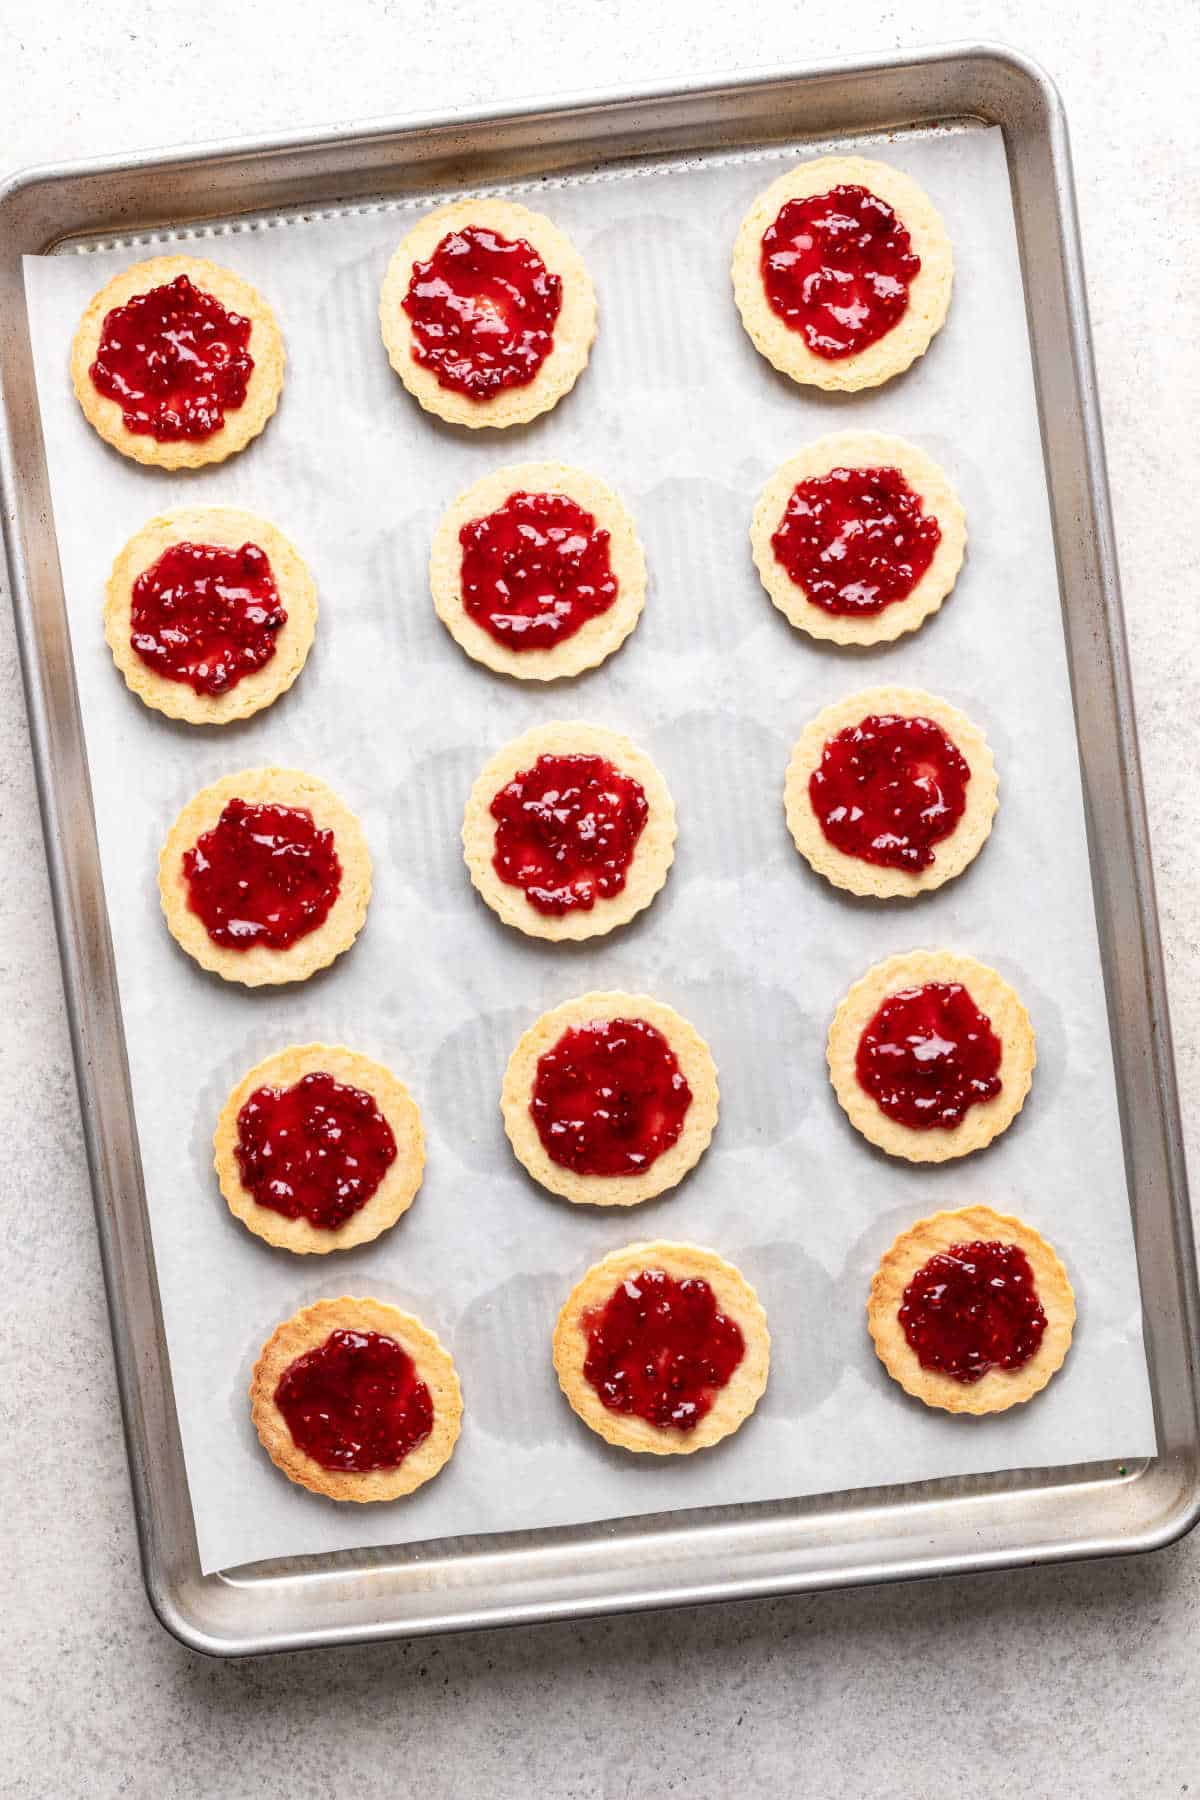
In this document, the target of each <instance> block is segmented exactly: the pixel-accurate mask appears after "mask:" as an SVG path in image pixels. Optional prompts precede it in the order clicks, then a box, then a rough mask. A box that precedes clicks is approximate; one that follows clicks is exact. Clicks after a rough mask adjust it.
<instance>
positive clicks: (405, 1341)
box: [250, 1294, 463, 1501]
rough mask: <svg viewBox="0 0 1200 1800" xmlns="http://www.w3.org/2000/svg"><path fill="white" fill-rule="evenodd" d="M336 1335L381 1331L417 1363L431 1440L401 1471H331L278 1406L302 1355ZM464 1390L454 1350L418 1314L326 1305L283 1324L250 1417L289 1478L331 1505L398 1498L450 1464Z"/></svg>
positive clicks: (348, 1302) (366, 1305)
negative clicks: (302, 1444)
mask: <svg viewBox="0 0 1200 1800" xmlns="http://www.w3.org/2000/svg"><path fill="white" fill-rule="evenodd" d="M334 1331H373V1332H376V1333H378V1335H379V1336H380V1337H388V1338H392V1339H393V1340H394V1341H395V1342H396V1343H398V1344H399V1345H400V1348H401V1349H402V1350H405V1351H407V1353H408V1355H409V1356H410V1357H411V1358H412V1360H413V1363H414V1365H415V1368H416V1372H417V1375H418V1376H419V1377H420V1379H421V1380H422V1381H423V1382H424V1383H425V1386H426V1387H427V1388H428V1389H429V1396H430V1399H431V1400H432V1402H433V1428H432V1430H431V1431H430V1433H429V1436H428V1437H427V1438H425V1439H424V1440H423V1441H422V1442H421V1443H419V1444H416V1445H414V1446H413V1448H412V1449H411V1450H410V1451H409V1452H408V1455H407V1456H406V1457H405V1458H404V1461H403V1462H402V1463H400V1464H399V1466H398V1467H397V1468H394V1469H366V1470H357V1469H327V1468H325V1466H324V1465H323V1464H322V1463H319V1462H317V1461H316V1460H315V1458H313V1457H311V1456H309V1455H308V1454H307V1453H306V1452H305V1451H303V1450H301V1449H300V1448H299V1446H298V1445H297V1444H296V1442H295V1440H294V1438H293V1437H292V1434H291V1432H290V1431H289V1430H288V1426H287V1420H286V1419H285V1418H284V1416H283V1414H282V1413H281V1412H280V1410H279V1408H278V1407H277V1406H276V1404H275V1390H276V1388H277V1387H278V1385H279V1382H280V1380H281V1379H282V1377H283V1375H284V1373H285V1371H286V1370H287V1369H288V1368H290V1366H291V1365H292V1363H294V1362H295V1361H296V1360H297V1358H298V1357H301V1356H303V1355H305V1354H306V1352H307V1351H309V1350H315V1349H316V1348H317V1346H318V1345H319V1344H323V1343H324V1342H325V1340H326V1338H328V1337H329V1335H330V1334H331V1333H332V1332H334ZM462 1410H463V1408H462V1390H461V1388H460V1387H459V1383H458V1374H457V1371H456V1370H455V1367H454V1362H453V1359H452V1358H451V1355H450V1352H449V1351H448V1350H447V1349H446V1348H445V1347H444V1346H443V1345H442V1344H441V1343H440V1342H439V1340H438V1339H437V1338H436V1337H435V1336H434V1334H433V1332H432V1331H430V1330H429V1328H428V1326H425V1325H422V1323H421V1321H420V1320H419V1319H415V1318H414V1317H413V1316H412V1314H411V1313H406V1312H401V1311H400V1309H399V1307H396V1306H389V1305H387V1304H386V1303H385V1302H384V1301H382V1300H369V1299H362V1300H357V1299H352V1298H351V1297H350V1295H348V1294H343V1295H342V1296H341V1298H340V1299H338V1300H318V1301H316V1302H315V1304H314V1305H312V1306H305V1307H302V1308H301V1310H300V1311H299V1312H298V1313H294V1314H293V1315H292V1317H291V1318H290V1319H285V1320H284V1322H283V1324H282V1325H277V1326H276V1327H275V1330H274V1331H273V1332H272V1333H271V1336H270V1337H269V1338H268V1339H267V1342H266V1343H265V1344H264V1345H263V1348H262V1354H261V1355H260V1356H259V1359H258V1361H257V1362H256V1363H255V1365H254V1376H253V1379H252V1380H251V1383H250V1416H251V1418H252V1419H253V1421H254V1429H255V1430H256V1431H257V1433H258V1436H259V1441H260V1443H261V1444H262V1447H263V1449H264V1450H265V1451H266V1453H267V1455H268V1456H269V1457H270V1459H271V1461H272V1462H273V1463H274V1464H275V1466H276V1468H277V1469H282V1470H283V1473H284V1474H285V1475H286V1476H287V1478H288V1480H289V1481H294V1482H296V1483H297V1484H298V1485H299V1486H300V1487H306V1488H308V1489H309V1490H310V1491H311V1492H312V1493H314V1494H325V1495H327V1496H328V1498H329V1499H330V1500H357V1501H366V1500H398V1499H399V1498H400V1497H401V1495H402V1494H411V1493H412V1492H413V1490H414V1488H419V1487H421V1486H423V1484H424V1483H425V1482H427V1481H430V1480H431V1479H432V1478H433V1476H435V1475H436V1474H437V1473H438V1471H439V1470H440V1469H442V1468H444V1467H445V1465H446V1463H447V1462H449V1460H450V1456H451V1453H452V1451H453V1449H454V1446H455V1444H456V1443H457V1442H458V1434H459V1431H460V1430H461V1428H462Z"/></svg>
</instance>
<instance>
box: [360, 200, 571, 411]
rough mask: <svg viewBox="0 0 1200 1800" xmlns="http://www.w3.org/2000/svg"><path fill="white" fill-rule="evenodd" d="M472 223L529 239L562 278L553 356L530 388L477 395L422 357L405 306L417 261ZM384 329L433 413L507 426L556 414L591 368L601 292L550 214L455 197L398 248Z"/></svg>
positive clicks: (397, 365)
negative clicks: (442, 379) (444, 381)
mask: <svg viewBox="0 0 1200 1800" xmlns="http://www.w3.org/2000/svg"><path fill="white" fill-rule="evenodd" d="M465 225H487V226H490V227H491V228H492V230H494V231H498V232H499V233H500V234H501V236H502V237H506V238H508V239H509V240H510V241H511V240H513V239H516V238H523V239H524V240H525V242H526V243H527V244H530V245H532V247H533V248H534V249H535V250H536V251H537V253H538V255H539V256H540V257H541V259H542V261H543V262H544V263H545V265H546V267H547V268H548V269H550V270H552V271H553V272H554V274H556V275H558V276H560V277H561V279H562V308H561V310H560V312H559V315H558V319H557V321H556V322H555V326H554V346H553V348H552V350H551V351H550V354H549V356H547V358H546V360H545V361H544V362H543V364H542V366H541V368H540V369H539V370H538V372H537V374H536V375H535V376H534V378H533V380H532V381H530V382H527V383H526V384H525V386H523V387H509V388H503V389H501V391H500V392H499V393H498V394H494V395H493V396H492V397H491V399H489V400H472V399H471V398H470V396H469V395H467V394H461V393H459V392H458V390H457V389H456V388H444V387H442V386H440V384H439V382H438V379H437V376H436V375H435V374H434V373H433V371H432V370H431V369H427V368H425V367H423V365H422V364H421V363H419V362H417V361H416V359H415V357H414V356H413V353H412V341H413V336H412V326H411V324H410V322H409V317H408V314H407V313H406V312H405V310H404V305H403V302H404V296H405V295H406V294H407V292H408V284H409V281H410V279H411V277H412V268H413V264H414V263H415V262H422V261H425V260H426V259H428V257H429V256H431V255H432V253H433V251H434V250H436V248H437V246H438V245H439V244H440V243H441V241H442V239H443V238H444V237H445V236H446V235H447V233H448V232H451V231H455V230H457V229H459V228H460V227H462V226H465ZM379 327H380V330H381V331H382V333H383V341H384V344H385V345H386V347H387V353H388V361H389V362H390V363H391V365H392V367H393V369H395V371H396V373H397V375H398V376H399V377H400V379H401V381H402V382H403V383H404V385H405V387H406V388H407V389H408V391H409V393H410V394H411V395H412V396H413V398H414V399H415V400H416V401H418V403H419V404H420V405H421V406H423V407H424V409H425V411H426V412H430V413H434V414H435V415H436V416H437V417H438V418H439V419H445V420H446V421H447V423H449V424H451V425H466V426H469V427H470V428H471V429H472V430H475V429H477V428H478V427H480V426H482V425H491V426H494V427H495V428H496V429H497V430H503V429H504V428H505V427H506V426H509V425H524V424H527V423H528V421H529V420H530V419H536V418H537V416H538V414H539V413H544V412H549V410H550V408H551V407H553V406H557V404H558V402H559V401H560V400H561V399H562V397H563V395H564V394H566V393H569V391H570V390H571V388H573V387H574V385H575V383H576V381H577V380H578V379H579V376H580V375H581V374H582V372H583V370H584V368H585V367H586V366H587V360H588V356H589V354H590V352H591V348H592V341H593V339H594V338H595V336H596V292H595V289H594V288H593V286H592V278H591V276H590V275H589V274H588V272H587V269H586V267H585V265H584V261H583V258H582V257H581V256H580V254H579V252H578V251H577V250H576V248H575V246H574V244H572V242H571V240H570V238H569V237H568V236H567V235H566V233H565V232H564V231H560V230H559V228H558V226H557V225H555V224H554V223H553V222H552V221H551V220H550V219H548V218H546V216H545V214H544V213H539V212H533V211H531V210H530V208H529V207H527V206H521V205H519V204H518V203H517V202H516V201H515V200H499V199H496V198H494V197H487V198H484V197H482V196H481V197H479V198H477V199H466V200H452V201H450V202H449V204H448V205H445V206H439V207H436V208H435V209H434V210H433V211H432V212H428V213H426V214H425V216H424V218H423V219H421V220H420V221H419V222H418V223H417V224H416V225H414V226H413V228H412V230H411V231H410V232H409V233H408V235H407V237H405V238H404V239H403V240H402V242H401V243H400V245H399V247H398V248H397V249H396V251H395V253H394V255H393V256H392V259H391V261H390V262H389V264H388V267H387V274H386V275H385V276H384V280H383V291H382V293H381V294H380V297H379Z"/></svg>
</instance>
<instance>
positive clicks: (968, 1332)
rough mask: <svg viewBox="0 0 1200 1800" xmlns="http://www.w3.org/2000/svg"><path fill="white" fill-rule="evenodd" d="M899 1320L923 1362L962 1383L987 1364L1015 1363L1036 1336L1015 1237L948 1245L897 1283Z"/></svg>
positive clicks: (1038, 1313)
mask: <svg viewBox="0 0 1200 1800" xmlns="http://www.w3.org/2000/svg"><path fill="white" fill-rule="evenodd" d="M900 1324H901V1326H902V1327H903V1329H904V1335H905V1337H906V1338H907V1339H908V1343H909V1347H910V1348H911V1349H912V1351H913V1352H914V1353H915V1355H916V1358H917V1361H918V1362H919V1363H920V1365H921V1367H922V1368H923V1369H937V1370H939V1371H940V1373H941V1374H943V1375H950V1376H952V1377H953V1379H954V1380H955V1381H961V1382H963V1383H964V1384H965V1383H970V1382H973V1381H978V1380H979V1379H980V1378H981V1376H984V1375H986V1374H987V1372H988V1370H989V1369H1019V1368H1020V1367H1021V1365H1022V1363H1027V1362H1028V1361H1029V1359H1030V1357H1031V1356H1033V1355H1034V1354H1035V1353H1036V1351H1037V1348H1038V1345H1039V1344H1040V1343H1041V1341H1042V1333H1043V1332H1044V1331H1045V1329H1046V1315H1045V1313H1044V1312H1043V1311H1042V1306H1041V1302H1040V1301H1039V1299H1038V1296H1037V1287H1036V1285H1035V1283H1034V1279H1033V1270H1032V1269H1031V1268H1030V1266H1029V1258H1028V1257H1027V1256H1026V1255H1025V1252H1024V1251H1023V1250H1021V1249H1020V1248H1019V1247H1018V1246H1017V1245H1016V1244H1002V1243H995V1242H993V1243H982V1242H977V1243H974V1244H951V1246H950V1248H949V1249H948V1250H943V1251H941V1252H939V1254H938V1255H937V1256H931V1257H930V1259H929V1261H928V1262H927V1263H925V1264H924V1265H923V1266H922V1267H921V1268H919V1269H918V1270H917V1272H916V1274H915V1275H914V1276H913V1278H912V1280H911V1281H910V1282H909V1284H908V1286H907V1287H906V1288H905V1290H904V1299H903V1301H902V1302H901V1306H900Z"/></svg>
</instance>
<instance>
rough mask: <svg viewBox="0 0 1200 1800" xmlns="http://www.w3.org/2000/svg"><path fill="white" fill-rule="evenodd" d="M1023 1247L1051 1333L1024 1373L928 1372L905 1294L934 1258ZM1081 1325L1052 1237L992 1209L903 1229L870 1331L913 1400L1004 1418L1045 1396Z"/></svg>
mask: <svg viewBox="0 0 1200 1800" xmlns="http://www.w3.org/2000/svg"><path fill="white" fill-rule="evenodd" d="M980 1241H982V1242H984V1243H1003V1244H1015V1245H1016V1246H1017V1247H1018V1249H1020V1250H1023V1251H1024V1252H1025V1255H1026V1257H1027V1258H1028V1261H1029V1265H1030V1267H1031V1268H1032V1270H1033V1278H1034V1286H1035V1287H1036V1289H1037V1297H1038V1300H1039V1302H1040V1304H1041V1308H1042V1311H1043V1312H1044V1313H1045V1315H1046V1329H1045V1331H1044V1332H1043V1334H1042V1341H1041V1343H1040V1344H1039V1345H1038V1347H1037V1349H1036V1351H1035V1352H1034V1354H1033V1355H1032V1356H1031V1357H1030V1358H1029V1360H1028V1362H1026V1363H1023V1364H1022V1365H1021V1367H1020V1368H1019V1369H989V1370H988V1372H987V1374H986V1375H982V1376H981V1377H980V1378H979V1380H978V1381H973V1382H964V1381H956V1380H955V1378H954V1377H953V1376H952V1375H946V1374H943V1372H942V1371H941V1370H940V1369H924V1368H922V1367H921V1363H920V1361H919V1359H918V1357H917V1353H916V1351H915V1350H913V1349H911V1348H910V1346H909V1343H908V1339H907V1338H906V1337H905V1335H904V1327H903V1326H902V1325H901V1323H900V1318H899V1313H900V1305H901V1302H902V1301H903V1299H904V1290H905V1288H906V1287H907V1286H908V1284H909V1282H910V1281H911V1280H912V1278H913V1276H914V1275H915V1274H916V1273H917V1271H918V1270H919V1269H922V1268H924V1266H925V1264H926V1263H927V1262H928V1261H929V1260H930V1258H931V1257H934V1256H937V1255H938V1254H939V1253H940V1252H942V1251H945V1250H948V1249H949V1248H950V1246H951V1245H952V1244H973V1243H977V1242H980ZM1074 1325H1075V1295H1074V1292H1073V1291H1072V1288H1071V1283H1070V1281H1069V1280H1068V1278H1067V1271H1066V1270H1065V1269H1064V1268H1063V1265H1062V1263H1061V1262H1060V1261H1059V1259H1058V1257H1057V1256H1056V1255H1055V1253H1054V1251H1053V1250H1052V1249H1051V1248H1050V1246H1049V1244H1048V1243H1047V1242H1046V1240H1045V1238H1044V1237H1042V1236H1041V1235H1040V1233H1039V1232H1036V1231H1034V1229H1033V1227H1032V1226H1030V1225H1026V1224H1024V1223H1023V1222H1022V1221H1021V1220H1020V1219H1014V1218H1011V1217H1009V1216H1008V1215H1006V1214H1004V1213H995V1212H993V1211H992V1210H991V1208H990V1207H988V1206H967V1207H964V1208H963V1209H962V1210H961V1211H959V1212H940V1213H935V1214H934V1215H933V1217H932V1218H929V1219H920V1220H918V1222H917V1223H916V1224H915V1225H913V1226H911V1227H910V1228H909V1230H908V1231H902V1232H901V1233H900V1236H899V1237H898V1238H897V1239H896V1241H895V1243H894V1244H893V1245H892V1247H891V1249H890V1250H889V1251H888V1252H887V1254H886V1255H885V1256H884V1258H883V1260H882V1262H881V1263H880V1265H879V1268H878V1269H877V1271H876V1273H875V1277H874V1279H873V1280H872V1282H871V1294H870V1298H869V1300H868V1302H867V1329H868V1330H869V1332H870V1333H871V1338H872V1341H873V1342H874V1345H875V1352H876V1354H877V1356H878V1357H879V1360H880V1362H881V1363H882V1364H883V1366H884V1368H885V1369H886V1370H887V1372H888V1374H889V1375H890V1376H891V1377H892V1379H893V1381H898V1382H899V1384H900V1386H901V1387H902V1388H903V1389H904V1391H905V1393H906V1394H912V1395H913V1396H914V1397H915V1398H916V1399H918V1400H922V1401H924V1403H925V1405H926V1406H937V1407H940V1408H941V1409H942V1410H943V1411H944V1412H953V1413H975V1414H980V1413H994V1412H1004V1411H1006V1410H1007V1408H1008V1407H1010V1406H1019V1405H1021V1404H1022V1403H1023V1402H1024V1401H1026V1400H1030V1399H1032V1398H1033V1396H1034V1394H1037V1393H1040V1392H1041V1390H1042V1389H1043V1388H1044V1387H1045V1385H1046V1383H1047V1382H1048V1381H1049V1379H1050V1377H1051V1376H1052V1375H1053V1374H1054V1373H1055V1372H1056V1371H1057V1370H1058V1369H1060V1368H1061V1367H1062V1365H1063V1360H1064V1358H1065V1357H1066V1354H1067V1351H1068V1350H1069V1349H1070V1347H1071V1333H1072V1330H1073V1328H1074Z"/></svg>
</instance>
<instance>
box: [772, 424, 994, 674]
mask: <svg viewBox="0 0 1200 1800" xmlns="http://www.w3.org/2000/svg"><path fill="white" fill-rule="evenodd" d="M885 468H887V469H898V470H899V471H900V473H901V475H903V477H904V479H905V480H906V481H907V483H908V485H909V487H910V488H911V489H912V491H913V493H914V494H917V495H918V496H919V497H920V500H921V510H922V512H924V513H926V514H932V515H933V517H934V518H935V519H936V520H937V522H938V525H939V526H940V527H941V533H942V535H941V539H940V541H939V543H938V546H937V549H936V550H935V551H934V553H933V560H932V561H931V562H930V564H929V567H928V568H927V569H926V571H925V573H924V574H923V575H922V576H921V579H920V580H919V581H918V582H917V584H916V586H915V587H914V588H913V590H912V593H911V594H908V595H907V596H906V597H905V598H904V599H903V600H893V601H891V602H889V604H887V605H886V606H883V607H881V608H880V610H879V611H878V612H875V613H868V614H864V615H863V616H862V617H859V618H855V617H852V616H851V615H849V614H847V613H831V612H827V611H826V609H825V608H824V607H823V606H815V605H814V604H813V602H812V601H811V600H810V599H809V597H808V595H807V594H806V592H805V591H804V588H803V587H802V586H801V584H800V583H799V582H796V581H793V580H792V578H791V576H790V575H789V574H788V572H787V570H786V569H785V568H784V566H783V564H782V563H781V562H780V561H779V558H778V557H777V556H776V554H775V550H774V547H773V546H772V543H771V539H772V537H773V536H774V534H775V532H776V531H777V530H778V528H779V524H780V521H781V520H782V518H783V515H784V513H785V511H786V509H787V504H788V501H789V500H790V499H791V497H792V491H793V489H794V488H796V487H797V486H798V485H799V483H800V482H802V481H810V480H812V479H814V478H815V477H818V476H821V475H828V474H829V472H830V470H831V469H885ZM966 547H967V520H966V514H965V513H964V511H963V508H962V502H961V501H960V500H959V498H958V495H957V494H956V493H955V492H954V489H953V488H952V487H951V485H950V479H949V477H948V476H947V475H946V474H945V473H944V471H943V470H942V469H940V468H939V467H938V465H937V463H935V462H934V461H933V459H932V458H931V457H928V456H926V454H925V452H924V451H923V450H918V449H917V447H916V445H915V444H909V443H907V442H906V441H905V440H904V438H897V437H885V436H884V435H883V433H882V432H878V431H839V432H834V433H833V434H832V435H831V436H829V437H823V438H818V439H817V441H816V442H815V443H813V444H807V445H806V446H805V448H804V449H803V450H800V451H798V452H797V453H796V455H795V456H789V458H788V460H787V461H786V462H785V463H781V464H780V466H779V468H778V469H776V471H775V473H774V474H773V475H772V477H771V479H770V480H769V481H768V482H767V485H766V487H764V489H763V491H762V493H761V494H760V495H759V497H758V503H757V505H756V506H755V508H754V519H753V522H752V523H751V526H750V548H751V551H752V552H753V555H754V563H755V567H756V568H757V569H758V573H759V576H760V578H761V580H762V584H763V586H764V587H765V588H766V590H767V592H768V594H770V596H771V599H772V600H773V601H774V603H775V605H776V606H777V607H778V608H779V610H780V612H781V613H782V614H783V616H784V617H785V618H786V619H787V620H788V621H789V622H790V623H791V624H793V625H795V626H796V627H797V628H798V629H799V630H800V631H807V632H808V634H809V636H810V637H815V638H825V639H827V640H828V641H829V642H830V643H834V644H883V643H890V642H891V641H892V639H893V638H898V637H901V636H902V635H903V634H904V633H905V632H906V631H915V630H916V628H917V626H918V625H923V624H924V622H925V620H926V619H927V618H929V616H930V614H931V613H935V612H936V611H937V610H938V608H939V606H940V605H941V604H942V601H943V600H944V599H945V598H946V596H947V594H948V593H949V592H950V590H951V588H952V587H953V586H954V583H955V582H956V581H957V579H958V572H959V570H960V569H961V568H962V564H963V557H964V555H965V553H966Z"/></svg>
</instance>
